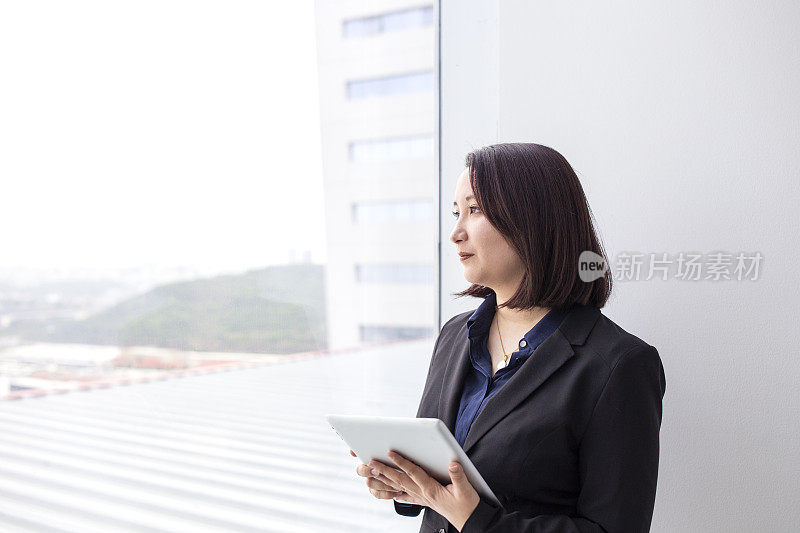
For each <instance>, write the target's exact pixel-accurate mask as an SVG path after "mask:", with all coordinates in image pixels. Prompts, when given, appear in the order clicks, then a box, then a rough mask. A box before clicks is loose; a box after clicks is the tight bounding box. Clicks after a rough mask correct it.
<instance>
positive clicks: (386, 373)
mask: <svg viewBox="0 0 800 533" xmlns="http://www.w3.org/2000/svg"><path fill="white" fill-rule="evenodd" d="M432 345H433V339H426V340H422V341H420V340H417V341H411V342H400V343H390V344H385V345H382V346H379V347H374V348H370V349H365V350H359V351H345V352H340V353H331V354H326V355H321V356H317V357H313V358H303V359H299V360H295V361H290V362H282V363H273V364H268V365H264V366H260V367H252V366H251V367H243V368H239V369H236V368H230V367H229V368H227V369H225V370H224V371H220V372H217V373H208V374H205V375H186V374H185V373H184V375H183V376H182V377H174V378H171V379H166V380H161V381H152V382H149V383H133V384H128V385H115V386H110V387H107V388H98V389H92V390H85V391H76V392H69V393H65V394H51V395H46V396H41V397H29V398H25V399H18V400H9V401H4V402H0V531H3V532H6V531H8V532H11V531H48V532H49V531H54V532H55V531H58V532H61V531H75V532H81V533H86V532H94V531H98V532H100V531H102V532H109V531H187V532H188V531H191V532H197V531H209V532H212V531H219V532H223V531H225V532H231V531H279V532H295V531H297V532H300V531H302V532H308V531H314V532H328V531H331V532H341V531H347V532H351V533H354V532H361V531H364V532H366V531H381V532H384V531H386V532H392V531H397V532H401V531H406V532H416V531H418V530H419V520H420V518H419V517H417V518H409V517H402V516H399V515H397V514H396V513H395V512H394V507H393V505H392V502H391V500H385V501H380V500H376V499H375V498H373V497H372V495H371V494H370V493H369V492H368V490H367V488H366V486H365V484H364V479H363V478H360V477H358V476H357V475H356V473H355V468H356V465H357V464H358V463H359V461H358V459H356V458H353V457H351V456H350V455H349V453H348V447H347V446H346V445H345V444H344V443H343V442H342V441H341V440H340V439H339V437H338V436H337V435H336V433H335V432H333V431H332V430H331V429H330V427H329V426H328V425H327V422H326V421H325V419H324V415H326V414H328V413H352V414H380V415H384V416H414V414H415V413H416V409H417V405H418V402H419V396H420V394H421V391H422V386H423V384H424V380H425V376H426V373H427V368H428V362H429V359H430V353H431V349H432Z"/></svg>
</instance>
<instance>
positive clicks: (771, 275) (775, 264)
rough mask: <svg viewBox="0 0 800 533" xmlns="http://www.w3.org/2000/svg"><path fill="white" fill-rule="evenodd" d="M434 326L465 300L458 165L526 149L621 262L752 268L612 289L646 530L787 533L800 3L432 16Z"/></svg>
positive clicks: (457, 10)
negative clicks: (561, 171) (544, 148)
mask: <svg viewBox="0 0 800 533" xmlns="http://www.w3.org/2000/svg"><path fill="white" fill-rule="evenodd" d="M441 24H442V29H441V39H442V43H441V70H442V72H441V77H442V79H441V88H442V95H441V106H442V107H441V136H442V141H441V142H442V144H441V169H442V176H441V180H442V184H441V189H442V198H441V206H442V213H441V216H442V230H441V235H440V238H441V241H442V251H443V254H442V261H443V265H442V323H443V322H444V321H445V320H447V319H448V318H449V317H451V316H453V315H454V314H456V313H459V312H462V311H465V310H468V309H474V308H475V307H476V306H477V305H478V304H479V301H478V300H475V299H470V300H465V299H461V300H456V301H454V300H453V299H452V298H451V297H450V296H449V294H450V293H451V292H454V291H456V290H460V289H463V288H465V287H466V286H467V283H466V282H465V281H464V279H463V276H462V268H461V265H460V264H459V262H458V260H457V257H456V256H455V252H454V246H453V244H452V243H451V242H450V241H449V235H450V231H451V230H452V218H451V216H450V215H449V211H450V206H449V205H448V204H450V203H452V201H453V200H452V195H453V189H454V187H455V180H456V177H457V176H458V174H459V172H460V171H461V169H462V168H463V158H464V155H465V154H466V152H467V151H469V149H471V148H473V147H477V146H482V145H485V144H492V143H495V142H537V143H540V144H545V145H548V146H551V147H552V148H555V149H556V150H558V151H560V152H561V153H562V154H563V155H564V156H565V157H566V158H567V159H568V160H569V161H570V163H571V164H572V165H573V167H574V168H575V169H576V171H577V172H578V175H579V177H580V179H581V182H582V184H583V186H584V189H585V191H586V193H587V196H588V198H589V203H590V205H591V207H592V210H593V211H594V214H595V217H596V220H597V222H598V226H599V229H600V232H601V237H602V238H603V240H604V243H605V244H606V246H607V249H608V252H609V255H610V256H611V257H612V258H613V257H614V256H615V255H616V254H617V253H619V252H621V251H638V252H667V253H670V254H677V253H678V252H681V251H683V252H702V253H711V252H716V251H726V252H729V253H736V252H739V251H744V252H756V251H759V252H761V253H762V254H763V255H764V260H763V262H762V265H761V266H762V268H761V272H760V275H759V279H758V280H756V281H752V280H749V281H747V280H743V281H716V282H715V281H682V280H678V279H670V280H667V281H660V280H651V281H618V282H617V283H616V286H615V289H614V295H613V297H612V299H611V300H610V302H609V304H608V305H607V306H606V307H605V308H604V309H603V312H604V313H605V314H606V315H608V316H609V317H611V318H612V319H613V320H615V321H616V322H617V323H618V324H620V325H621V326H622V327H623V328H625V329H627V330H628V331H630V332H632V333H634V334H636V335H638V336H640V337H641V338H643V339H644V340H646V341H647V342H649V343H650V344H653V345H654V346H656V347H657V348H658V349H659V352H660V354H661V358H662V360H663V362H664V367H665V372H666V377H667V390H666V396H665V399H664V418H663V423H662V430H661V443H662V452H661V465H660V474H659V487H658V495H657V500H656V509H655V513H654V517H653V528H652V529H653V531H665V532H667V531H669V532H676V531H726V532H727V531H790V530H791V531H794V530H796V529H797V528H798V524H800V447H799V445H800V424H799V423H798V420H800V393H798V389H797V388H796V384H797V383H798V382H799V381H800V379H799V378H800V363H799V362H798V361H799V360H800V357H799V356H798V348H797V346H798V343H799V342H800V338H798V337H799V335H798V331H800V328H798V325H797V317H798V315H800V306H799V305H798V288H797V277H796V276H795V275H794V274H795V272H796V268H795V267H794V261H795V260H796V257H797V248H796V247H797V245H798V244H800V238H799V237H800V215H798V208H799V207H800V202H798V200H800V191H799V187H798V184H797V179H798V177H799V176H798V169H799V168H800V150H798V133H800V132H799V131H798V130H799V129H800V104H799V103H798V99H797V97H796V95H797V94H800V68H799V67H800V64H799V63H798V50H800V33H798V32H797V30H796V28H797V27H798V24H800V4H797V3H794V2H776V1H772V2H761V3H755V2H742V1H734V2H726V3H722V4H720V3H711V2H689V1H673V2H670V3H668V4H667V3H664V4H663V5H658V6H656V5H645V4H642V3H637V2H615V3H613V4H612V3H609V2H588V1H584V2H571V3H569V5H568V4H567V3H564V2H539V1H536V2H533V1H507V0H501V1H497V0H495V1H485V0H468V1H465V0H458V1H455V0H442V4H441Z"/></svg>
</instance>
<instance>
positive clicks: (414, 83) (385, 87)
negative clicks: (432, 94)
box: [347, 70, 433, 100]
mask: <svg viewBox="0 0 800 533" xmlns="http://www.w3.org/2000/svg"><path fill="white" fill-rule="evenodd" d="M427 91H433V71H432V70H428V71H426V72H414V73H411V74H398V75H394V76H383V77H380V78H371V79H366V80H353V81H348V82H347V99H348V100H360V99H362V98H374V97H381V96H393V95H396V94H409V93H419V92H427Z"/></svg>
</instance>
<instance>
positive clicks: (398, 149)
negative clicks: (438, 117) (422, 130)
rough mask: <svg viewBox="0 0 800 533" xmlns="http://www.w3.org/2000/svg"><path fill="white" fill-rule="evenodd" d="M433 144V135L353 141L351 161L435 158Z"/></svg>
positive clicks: (370, 161)
mask: <svg viewBox="0 0 800 533" xmlns="http://www.w3.org/2000/svg"><path fill="white" fill-rule="evenodd" d="M433 146H434V145H433V135H418V136H414V137H400V138H393V139H378V140H370V141H353V142H351V143H350V161H351V162H353V163H378V162H382V161H398V160H403V159H417V158H433V155H434V154H433Z"/></svg>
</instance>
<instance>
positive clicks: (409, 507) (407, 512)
mask: <svg viewBox="0 0 800 533" xmlns="http://www.w3.org/2000/svg"><path fill="white" fill-rule="evenodd" d="M457 316H458V315H456V316H454V317H452V318H451V319H450V320H448V321H447V322H446V323H445V325H444V326H442V330H441V331H440V332H439V335H438V336H437V337H436V342H435V343H434V345H433V354H432V355H431V363H430V365H428V376H427V377H426V378H425V386H424V387H423V389H422V397H423V398H424V397H425V392H427V391H428V390H430V388H431V386H432V383H431V377H432V376H433V369H434V366H435V365H434V363H435V362H436V354H437V351H438V348H439V341H440V340H442V336H443V334H444V330H445V328H446V327H447V325H448V324H450V322H452V321H453V320H455V319H456V317H457ZM422 407H423V402H422V401H421V400H420V403H419V407H418V408H417V415H416V417H417V418H423V413H422ZM392 501H393V502H394V510H395V512H396V513H397V514H399V515H403V516H419V513H420V512H421V511H422V509H425V508H426V507H424V506H422V505H417V504H416V503H405V502H398V501H397V500H392Z"/></svg>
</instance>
